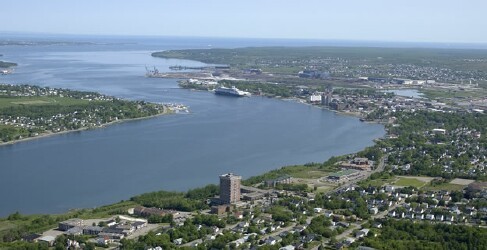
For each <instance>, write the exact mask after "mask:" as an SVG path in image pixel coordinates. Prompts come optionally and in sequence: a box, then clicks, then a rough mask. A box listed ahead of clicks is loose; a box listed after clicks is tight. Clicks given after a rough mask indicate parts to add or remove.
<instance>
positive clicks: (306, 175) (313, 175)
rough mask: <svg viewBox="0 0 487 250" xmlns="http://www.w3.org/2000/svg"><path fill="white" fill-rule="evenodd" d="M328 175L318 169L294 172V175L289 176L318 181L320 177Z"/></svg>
mask: <svg viewBox="0 0 487 250" xmlns="http://www.w3.org/2000/svg"><path fill="white" fill-rule="evenodd" d="M329 174H330V172H328V171H322V170H319V169H316V170H308V169H303V171H301V172H294V173H291V174H290V175H291V176H292V177H294V178H303V179H318V178H321V177H325V176H328V175H329Z"/></svg>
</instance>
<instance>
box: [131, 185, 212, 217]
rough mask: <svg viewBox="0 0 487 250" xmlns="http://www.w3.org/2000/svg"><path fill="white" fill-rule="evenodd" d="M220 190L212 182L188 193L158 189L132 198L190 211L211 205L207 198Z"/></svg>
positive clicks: (168, 207)
mask: <svg viewBox="0 0 487 250" xmlns="http://www.w3.org/2000/svg"><path fill="white" fill-rule="evenodd" d="M218 192H219V189H218V187H217V186H216V185H214V184H210V185H207V186H205V187H202V188H196V189H192V190H189V191H188V192H187V193H182V192H168V191H158V192H151V193H145V194H141V195H138V196H135V197H132V198H131V200H132V201H135V202H137V203H139V204H141V205H143V206H146V207H157V208H163V209H174V210H179V211H187V212H190V211H195V210H200V209H207V208H208V207H209V206H208V204H207V202H206V200H207V199H208V198H211V197H213V196H215V195H217V194H218Z"/></svg>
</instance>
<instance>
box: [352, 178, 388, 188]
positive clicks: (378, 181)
mask: <svg viewBox="0 0 487 250" xmlns="http://www.w3.org/2000/svg"><path fill="white" fill-rule="evenodd" d="M395 180H396V179H395V178H389V179H383V178H381V179H375V180H371V179H367V180H365V181H361V182H360V185H361V186H363V187H367V186H374V187H377V186H384V185H387V184H393V183H394V181H395Z"/></svg>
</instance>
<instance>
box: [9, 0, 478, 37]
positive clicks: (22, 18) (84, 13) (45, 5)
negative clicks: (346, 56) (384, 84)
mask: <svg viewBox="0 0 487 250" xmlns="http://www.w3.org/2000/svg"><path fill="white" fill-rule="evenodd" d="M486 11H487V0H455V1H453V0H402V1H400V0H321V1H319V0H300V1H297V0H293V1H291V0H286V1H284V0H281V1H278V0H260V1H258V0H241V1H232V0H179V1H178V0H173V1H166V0H137V1H135V0H78V1H69V0H43V1H41V0H15V1H2V3H1V5H0V23H2V25H1V26H0V31H1V32H11V31H14V32H40V33H55V34H96V35H99V34H105V35H155V36H159V35H161V36H202V37H249V38H294V39H340V40H342V39H343V40H373V41H412V42H466V43H487V32H486V31H487V15H486V14H485V12H486Z"/></svg>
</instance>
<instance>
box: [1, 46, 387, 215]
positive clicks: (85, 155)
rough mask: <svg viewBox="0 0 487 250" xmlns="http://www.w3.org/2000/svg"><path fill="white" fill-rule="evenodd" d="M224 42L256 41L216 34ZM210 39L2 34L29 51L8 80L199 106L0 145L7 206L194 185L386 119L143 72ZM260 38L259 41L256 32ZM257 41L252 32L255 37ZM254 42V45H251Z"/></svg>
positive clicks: (355, 140)
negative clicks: (72, 41)
mask: <svg viewBox="0 0 487 250" xmlns="http://www.w3.org/2000/svg"><path fill="white" fill-rule="evenodd" d="M210 42H211V43H213V44H218V43H219V45H220V47H232V46H233V47H235V46H246V45H245V44H246V43H247V44H248V43H249V41H243V42H242V41H227V40H224V41H220V40H218V41H213V40H212V41H210ZM208 43H209V42H208V41H206V40H204V39H195V40H192V41H188V40H184V41H182V40H181V41H179V42H178V41H177V39H176V40H174V39H173V40H169V41H166V40H164V39H160V40H142V39H141V40H133V41H132V42H131V43H126V44H116V43H113V44H110V43H107V44H103V45H84V46H81V45H80V46H70V45H64V46H62V45H56V46H29V47H21V46H3V47H0V53H1V54H4V59H2V60H10V61H15V62H18V63H19V67H17V69H16V71H15V74H12V75H8V76H2V77H1V78H0V82H4V83H14V84H22V83H29V84H37V85H42V86H53V87H63V88H71V89H79V90H92V91H98V92H102V93H105V94H109V95H115V96H118V97H123V98H128V99H143V100H147V101H153V102H177V103H183V104H186V105H189V106H190V109H191V113H189V114H176V115H168V116H161V117H157V118H152V119H146V120H138V121H131V122H126V123H121V124H116V125H113V126H110V127H108V128H105V129H95V130H90V131H82V132H74V133H69V134H62V135H57V136H52V137H48V138H42V139H35V140H32V141H28V142H21V143H17V144H14V145H7V146H2V147H0V197H2V201H1V203H0V216H5V215H8V214H10V213H13V212H15V211H20V212H22V213H56V212H63V211H66V210H68V209H71V208H84V207H96V206H100V205H103V204H109V203H112V202H117V201H120V200H122V199H128V198H130V197H131V196H133V195H136V194H140V193H143V192H148V191H155V190H161V189H164V190H180V191H183V190H187V189H189V188H194V187H198V186H202V185H205V184H208V183H217V182H218V175H219V174H222V173H226V172H235V173H238V174H240V175H242V176H244V177H249V176H252V175H257V174H261V173H263V172H266V171H268V170H271V169H275V168H278V167H281V166H284V165H292V164H302V163H307V162H323V161H325V160H326V159H328V158H329V157H331V156H333V155H341V154H345V153H351V152H356V151H359V150H361V149H362V148H364V147H366V146H369V145H372V144H373V141H372V140H373V139H375V138H378V137H381V136H383V135H384V129H383V127H382V126H380V125H375V124H366V123H361V122H360V121H358V119H356V118H352V117H345V116H339V115H336V114H334V113H332V112H329V111H326V110H321V109H318V108H315V107H311V106H307V105H302V104H297V103H293V102H287V101H281V100H274V99H269V98H263V97H251V98H231V97H225V96H215V95H214V94H212V93H209V92H200V91H191V90H185V89H180V88H178V86H177V83H176V81H175V80H170V79H150V78H145V77H144V73H145V66H149V67H152V66H156V67H157V68H159V69H160V70H161V71H164V70H168V67H169V66H170V65H175V64H179V65H188V66H189V65H190V66H195V65H202V64H201V63H199V62H191V61H181V60H166V59H158V58H152V57H151V56H150V52H151V51H156V50H162V49H172V48H203V47H207V46H208ZM255 43H257V42H255ZM250 45H252V44H250ZM250 45H247V46H250Z"/></svg>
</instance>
